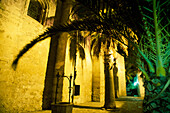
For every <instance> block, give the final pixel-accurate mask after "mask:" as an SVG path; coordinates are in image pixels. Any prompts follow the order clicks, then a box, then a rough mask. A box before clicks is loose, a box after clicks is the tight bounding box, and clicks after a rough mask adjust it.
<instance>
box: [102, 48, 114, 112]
mask: <svg viewBox="0 0 170 113" xmlns="http://www.w3.org/2000/svg"><path fill="white" fill-rule="evenodd" d="M109 57H110V55H109V54H108V51H106V52H104V72H105V105H104V108H105V109H114V108H116V103H115V91H114V79H113V75H111V73H110V66H109V61H110V60H109Z"/></svg>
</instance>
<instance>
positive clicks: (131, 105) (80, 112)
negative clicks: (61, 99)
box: [29, 97, 143, 113]
mask: <svg viewBox="0 0 170 113" xmlns="http://www.w3.org/2000/svg"><path fill="white" fill-rule="evenodd" d="M142 102H143V101H142V99H141V98H137V97H121V98H119V99H117V100H116V109H114V110H105V109H102V106H103V105H104V103H100V102H87V103H82V104H78V105H75V107H73V111H72V113H142ZM29 113H30V112H29ZM31 113H52V112H51V110H46V111H37V112H31Z"/></svg>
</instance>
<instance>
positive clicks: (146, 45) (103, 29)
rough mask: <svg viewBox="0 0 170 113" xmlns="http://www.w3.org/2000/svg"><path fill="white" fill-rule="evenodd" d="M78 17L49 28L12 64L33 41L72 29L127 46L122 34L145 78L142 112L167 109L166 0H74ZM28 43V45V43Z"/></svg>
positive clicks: (167, 46) (169, 47)
mask: <svg viewBox="0 0 170 113" xmlns="http://www.w3.org/2000/svg"><path fill="white" fill-rule="evenodd" d="M76 1H78V3H77V4H76V5H75V7H73V9H74V13H76V12H78V13H79V15H80V17H81V18H79V20H75V21H73V22H71V24H64V25H59V26H55V27H52V28H48V29H47V31H46V32H45V33H44V34H42V35H40V36H39V37H38V38H36V39H35V40H33V41H32V42H31V43H30V44H28V45H26V47H25V48H24V49H23V50H22V51H21V52H20V53H19V55H18V57H17V59H16V60H14V63H13V64H16V63H17V61H18V59H19V58H20V57H21V56H22V55H23V54H24V53H25V52H26V51H27V50H28V49H29V48H30V47H32V46H33V45H35V43H37V42H39V41H41V40H44V39H45V38H47V36H52V35H54V34H59V33H61V32H70V31H74V30H89V31H93V32H98V33H102V34H105V36H106V37H109V38H111V39H112V38H114V39H116V40H118V41H119V42H121V43H123V44H125V45H126V43H125V42H124V40H122V36H124V37H125V38H126V39H127V40H128V41H129V44H131V45H132V46H133V47H134V50H133V51H134V52H136V53H137V66H138V68H139V69H140V70H141V71H142V72H143V79H144V80H145V85H144V87H145V98H144V104H143V105H144V112H168V111H169V98H168V95H169V90H170V89H169V87H168V86H169V82H170V79H169V75H170V74H169V73H170V68H169V61H170V59H169V56H170V52H169V49H170V43H169V39H170V38H169V36H170V35H169V23H170V21H169V16H168V14H169V9H168V8H169V4H170V2H169V0H163V1H161V0H145V1H137V0H136V1H133V0H126V1H124V0H96V1H89V0H76ZM81 13H82V14H81ZM106 39H107V38H106ZM30 45H31V46H30Z"/></svg>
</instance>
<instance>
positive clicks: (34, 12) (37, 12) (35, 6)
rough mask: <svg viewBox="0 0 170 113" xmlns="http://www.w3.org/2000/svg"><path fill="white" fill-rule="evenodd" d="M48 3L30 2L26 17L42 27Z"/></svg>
mask: <svg viewBox="0 0 170 113" xmlns="http://www.w3.org/2000/svg"><path fill="white" fill-rule="evenodd" d="M48 7H49V3H48V2H47V1H46V0H30V2H29V7H28V10H27V15H28V16H30V17H32V18H33V19H35V20H37V21H38V22H40V23H41V24H42V25H44V23H45V20H46V17H47V13H48Z"/></svg>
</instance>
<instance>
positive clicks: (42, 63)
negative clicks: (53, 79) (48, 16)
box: [0, 0, 49, 113]
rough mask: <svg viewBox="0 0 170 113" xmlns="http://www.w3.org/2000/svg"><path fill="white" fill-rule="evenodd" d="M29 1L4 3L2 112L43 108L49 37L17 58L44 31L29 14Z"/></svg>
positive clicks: (0, 26)
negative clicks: (14, 61) (15, 59)
mask: <svg viewBox="0 0 170 113" xmlns="http://www.w3.org/2000/svg"><path fill="white" fill-rule="evenodd" d="M28 3H29V0H1V2H0V112H1V113H8V112H9V113H18V112H24V111H36V110H41V109H42V107H41V106H42V95H43V89H44V79H45V73H46V64H47V58H48V50H49V39H47V40H45V41H43V42H40V43H38V44H37V45H35V46H34V47H33V48H32V49H31V50H29V51H28V52H27V53H26V54H25V55H24V56H23V57H22V58H21V59H20V61H19V64H18V67H17V69H16V71H14V70H13V69H12V68H11V64H12V61H13V59H14V58H15V57H16V55H17V54H18V52H19V51H20V50H21V49H22V48H23V46H24V45H25V44H27V43H29V42H30V41H31V40H32V39H33V38H35V37H36V36H37V35H38V34H40V33H41V32H42V31H43V29H44V28H43V26H42V25H41V24H40V23H39V22H37V21H36V20H34V19H32V18H31V17H29V16H27V12H25V11H27V10H26V9H27V8H28Z"/></svg>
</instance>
